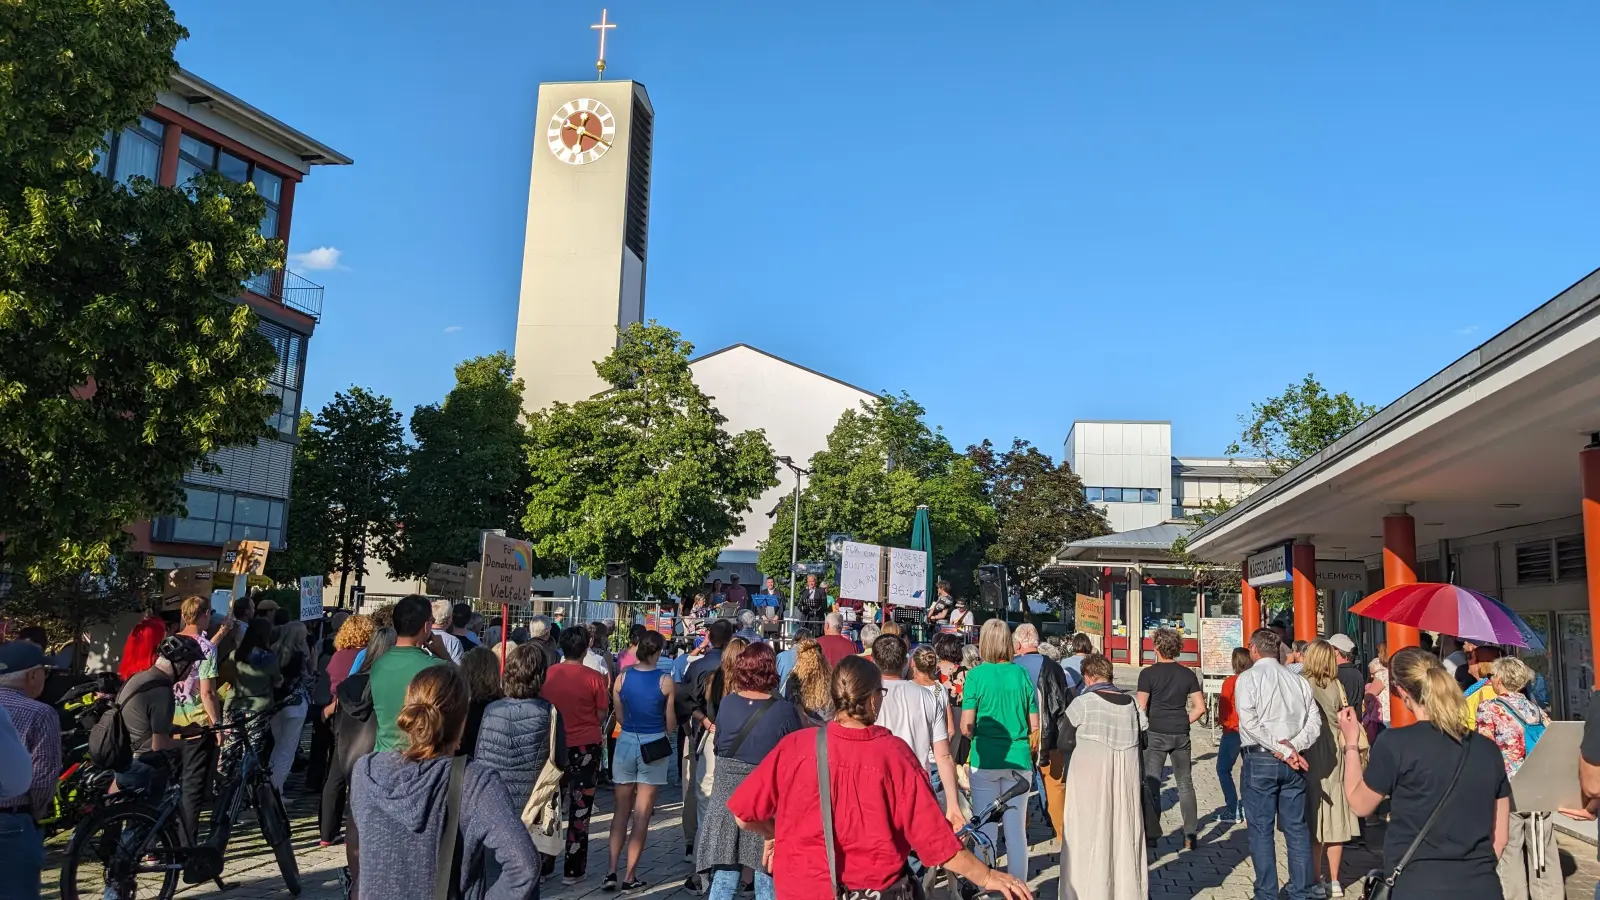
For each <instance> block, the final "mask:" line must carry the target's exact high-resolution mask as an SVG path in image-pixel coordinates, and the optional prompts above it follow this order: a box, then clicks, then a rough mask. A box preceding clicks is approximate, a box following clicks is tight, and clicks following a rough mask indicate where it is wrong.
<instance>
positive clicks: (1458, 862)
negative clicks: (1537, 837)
mask: <svg viewBox="0 0 1600 900" xmlns="http://www.w3.org/2000/svg"><path fill="white" fill-rule="evenodd" d="M1463 748H1464V749H1463ZM1463 752H1465V753H1467V754H1468V755H1467V762H1466V765H1465V766H1464V767H1462V769H1461V780H1460V781H1459V782H1458V783H1457V784H1456V788H1455V791H1454V792H1453V793H1451V795H1450V799H1449V801H1448V803H1447V804H1446V806H1445V808H1444V809H1442V810H1440V811H1439V816H1438V818H1437V819H1435V820H1434V823H1433V827H1432V828H1430V829H1428V834H1427V836H1426V837H1424V838H1423V839H1422V843H1421V844H1420V845H1419V846H1418V847H1417V852H1416V853H1415V854H1413V855H1412V857H1411V862H1409V863H1407V864H1406V869H1405V871H1404V872H1403V873H1401V876H1400V880H1399V881H1397V882H1396V883H1395V890H1394V897H1395V900H1401V898H1404V897H1419V896H1428V897H1444V896H1456V897H1473V898H1498V897H1500V882H1499V879H1498V878H1496V876H1495V862H1496V860H1495V855H1494V809H1495V801H1497V800H1499V799H1500V798H1501V797H1509V796H1510V795H1511V786H1510V784H1508V783H1507V782H1506V767H1505V763H1504V762H1503V761H1502V760H1501V757H1500V749H1499V748H1498V747H1496V746H1495V745H1494V743H1493V742H1492V741H1490V740H1489V739H1488V738H1485V737H1483V736H1482V735H1480V734H1478V733H1477V732H1475V731H1473V732H1468V733H1467V737H1466V740H1465V741H1463V742H1462V743H1460V744H1457V743H1456V742H1455V741H1454V740H1452V739H1451V738H1450V737H1449V736H1448V735H1446V734H1445V733H1444V732H1442V731H1440V730H1439V729H1438V728H1435V727H1434V726H1433V725H1432V724H1430V723H1427V722H1418V723H1417V724H1415V725H1407V726H1405V727H1404V728H1390V729H1389V730H1387V731H1385V732H1383V733H1382V734H1380V735H1378V739H1377V740H1376V741H1374V742H1373V744H1372V758H1371V761H1370V762H1368V764H1367V771H1366V773H1365V775H1364V776H1363V777H1364V778H1365V780H1366V783H1367V787H1369V788H1371V789H1373V790H1374V791H1377V792H1378V793H1380V794H1385V795H1387V796H1388V797H1389V809H1390V812H1389V831H1388V834H1387V835H1385V837H1384V841H1383V862H1384V867H1385V868H1386V869H1392V868H1393V867H1394V866H1395V864H1396V863H1398V862H1399V861H1400V857H1402V856H1404V855H1405V852H1406V848H1407V847H1409V846H1411V841H1412V839H1413V838H1415V837H1416V836H1417V832H1418V831H1420V830H1421V829H1422V825H1423V823H1424V822H1426V821H1428V816H1429V815H1430V814H1432V812H1433V808H1434V807H1435V806H1437V805H1438V804H1439V801H1440V799H1441V798H1443V797H1444V795H1445V791H1446V790H1448V789H1449V788H1450V778H1451V776H1452V775H1454V774H1455V771H1456V766H1457V764H1459V763H1460V762H1461V754H1462V753H1463Z"/></svg>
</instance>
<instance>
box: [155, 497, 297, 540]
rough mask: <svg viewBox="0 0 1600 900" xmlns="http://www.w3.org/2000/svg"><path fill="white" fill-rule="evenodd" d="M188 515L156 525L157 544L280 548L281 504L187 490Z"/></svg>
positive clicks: (277, 501)
mask: <svg viewBox="0 0 1600 900" xmlns="http://www.w3.org/2000/svg"><path fill="white" fill-rule="evenodd" d="M184 490H185V492H186V493H187V494H188V501H187V504H186V505H187V506H188V509H189V514H188V515H187V516H184V517H183V518H181V519H179V518H166V519H160V520H158V521H157V522H156V533H155V538H156V540H158V541H179V542H182V543H188V544H214V545H218V546H220V545H222V544H225V543H227V542H228V541H270V542H271V544H272V546H273V547H274V548H281V547H282V546H283V514H284V501H282V500H273V499H270V498H267V497H252V496H250V495H248V494H239V493H234V492H231V491H213V490H208V489H206V488H197V487H186V488H185V489H184Z"/></svg>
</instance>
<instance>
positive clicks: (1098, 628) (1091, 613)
mask: <svg viewBox="0 0 1600 900" xmlns="http://www.w3.org/2000/svg"><path fill="white" fill-rule="evenodd" d="M1077 601H1078V602H1077V607H1076V609H1075V611H1074V622H1073V626H1072V627H1073V629H1074V630H1076V631H1081V632H1083V633H1084V634H1094V635H1104V634H1105V633H1106V619H1105V609H1106V608H1105V600H1104V598H1101V597H1091V596H1089V595H1088V594H1079V595H1078V597H1077Z"/></svg>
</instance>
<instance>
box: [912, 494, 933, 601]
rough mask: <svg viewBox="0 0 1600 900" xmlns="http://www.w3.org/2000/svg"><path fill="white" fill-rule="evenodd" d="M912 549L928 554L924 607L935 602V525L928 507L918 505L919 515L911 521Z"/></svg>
mask: <svg viewBox="0 0 1600 900" xmlns="http://www.w3.org/2000/svg"><path fill="white" fill-rule="evenodd" d="M911 549H913V550H923V551H926V552H927V554H928V584H927V586H926V587H924V588H923V592H922V607H923V609H927V607H928V604H930V603H932V602H933V597H934V593H933V525H932V523H930V522H929V520H928V507H927V506H925V505H924V506H918V507H917V517H916V519H914V520H912V523H911Z"/></svg>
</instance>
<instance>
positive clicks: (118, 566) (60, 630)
mask: <svg viewBox="0 0 1600 900" xmlns="http://www.w3.org/2000/svg"><path fill="white" fill-rule="evenodd" d="M151 583H152V573H151V572H149V571H147V570H145V569H142V568H140V567H139V564H138V561H137V560H135V559H133V558H131V557H130V556H128V555H122V556H119V557H115V558H113V559H112V561H111V565H110V566H108V567H107V571H106V572H105V574H101V575H90V574H84V573H75V574H69V575H56V576H52V577H50V578H45V579H43V580H39V581H29V580H27V579H21V578H18V579H14V580H13V581H12V582H11V584H10V588H9V590H8V591H7V592H6V595H5V613H6V619H7V620H8V622H9V623H10V625H11V626H12V627H15V628H26V627H29V626H31V625H38V626H40V627H42V628H43V629H44V630H45V635H46V637H47V638H48V640H49V643H50V647H52V648H55V647H59V646H63V645H66V644H71V645H73V647H74V649H75V650H77V651H79V652H75V653H74V654H73V660H74V663H73V665H74V666H75V667H76V668H77V670H78V671H79V672H81V671H83V662H84V653H83V652H81V651H82V650H83V645H84V638H85V634H84V632H85V631H86V630H87V629H89V628H91V627H92V626H95V625H101V624H104V623H107V622H114V621H116V620H117V619H119V618H122V617H123V616H126V615H129V614H131V613H136V612H139V611H140V610H141V609H143V608H144V607H145V606H146V598H147V597H148V595H149V594H150V590H149V589H150V587H151Z"/></svg>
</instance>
